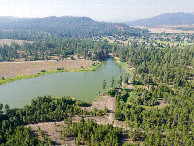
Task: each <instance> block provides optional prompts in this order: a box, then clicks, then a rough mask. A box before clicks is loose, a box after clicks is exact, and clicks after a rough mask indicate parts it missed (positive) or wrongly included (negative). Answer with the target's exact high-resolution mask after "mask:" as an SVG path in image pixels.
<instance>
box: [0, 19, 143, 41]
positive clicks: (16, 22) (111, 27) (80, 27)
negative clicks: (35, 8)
mask: <svg viewBox="0 0 194 146" xmlns="http://www.w3.org/2000/svg"><path fill="white" fill-rule="evenodd" d="M0 31H1V32H10V31H12V32H13V33H14V32H19V31H28V32H29V31H32V32H39V33H40V32H41V33H43V34H47V35H58V36H62V37H93V36H104V35H106V36H108V35H112V36H114V35H118V36H122V35H123V36H130V35H139V36H140V35H142V33H143V30H142V32H141V30H140V29H134V28H130V27H129V26H127V25H126V24H116V23H105V22H97V21H94V20H92V19H90V18H88V17H69V16H63V17H55V16H52V17H45V18H15V17H0Z"/></svg>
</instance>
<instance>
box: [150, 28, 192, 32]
mask: <svg viewBox="0 0 194 146" xmlns="http://www.w3.org/2000/svg"><path fill="white" fill-rule="evenodd" d="M148 30H149V31H150V33H163V32H165V33H194V31H184V30H175V29H168V28H148Z"/></svg>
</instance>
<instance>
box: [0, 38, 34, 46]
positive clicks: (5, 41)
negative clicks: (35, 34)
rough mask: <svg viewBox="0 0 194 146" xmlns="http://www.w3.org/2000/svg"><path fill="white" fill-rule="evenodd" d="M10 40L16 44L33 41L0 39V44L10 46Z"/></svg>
mask: <svg viewBox="0 0 194 146" xmlns="http://www.w3.org/2000/svg"><path fill="white" fill-rule="evenodd" d="M12 42H15V43H17V44H18V45H21V44H23V43H33V41H25V40H13V39H0V45H3V44H6V45H8V46H10V45H11V43H12Z"/></svg>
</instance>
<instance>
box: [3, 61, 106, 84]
mask: <svg viewBox="0 0 194 146" xmlns="http://www.w3.org/2000/svg"><path fill="white" fill-rule="evenodd" d="M101 64H102V63H101V62H98V63H93V64H92V66H91V67H90V68H87V69H84V68H81V69H63V68H62V69H61V68H60V69H55V70H47V71H45V70H43V71H42V72H39V73H37V74H33V75H27V76H24V75H18V76H16V77H13V78H8V79H6V78H5V79H0V85H4V84H7V83H10V82H14V81H17V80H21V79H29V78H35V77H38V76H42V75H45V74H52V73H58V72H88V71H95V70H96V68H97V67H98V66H99V65H101Z"/></svg>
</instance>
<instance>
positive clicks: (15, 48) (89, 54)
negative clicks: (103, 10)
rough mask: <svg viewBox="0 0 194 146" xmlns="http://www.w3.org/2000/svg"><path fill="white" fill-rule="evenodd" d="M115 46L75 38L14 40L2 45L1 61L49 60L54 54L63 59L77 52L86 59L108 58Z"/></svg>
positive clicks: (0, 51) (104, 42) (0, 50)
mask: <svg viewBox="0 0 194 146" xmlns="http://www.w3.org/2000/svg"><path fill="white" fill-rule="evenodd" d="M113 47H116V44H111V43H108V42H106V41H97V42H95V41H91V40H87V39H85V40H82V39H75V38H65V39H62V38H61V39H60V38H58V39H57V38H55V39H45V40H39V41H36V42H33V43H24V44H22V45H18V44H17V43H15V42H12V43H11V45H10V46H8V45H5V44H4V45H2V46H0V61H13V60H15V59H19V58H25V59H26V60H30V61H31V60H49V59H51V57H53V56H57V57H58V60H63V59H64V58H67V57H68V56H70V55H76V54H77V56H78V58H79V57H80V56H83V57H84V58H85V59H91V60H106V59H107V57H108V53H109V52H110V49H112V48H113Z"/></svg>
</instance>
